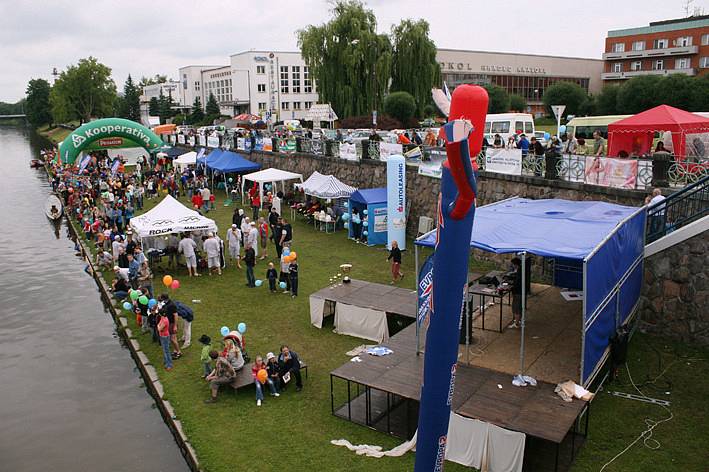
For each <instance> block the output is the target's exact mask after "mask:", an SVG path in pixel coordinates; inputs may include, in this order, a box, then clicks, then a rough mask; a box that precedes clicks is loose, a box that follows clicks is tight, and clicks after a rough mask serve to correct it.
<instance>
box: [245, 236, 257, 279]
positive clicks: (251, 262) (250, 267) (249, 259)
mask: <svg viewBox="0 0 709 472" xmlns="http://www.w3.org/2000/svg"><path fill="white" fill-rule="evenodd" d="M244 262H245V263H246V286H247V287H249V288H253V287H255V286H256V279H255V278H254V266H255V265H256V252H255V251H254V248H252V247H251V245H250V244H247V245H246V251H244Z"/></svg>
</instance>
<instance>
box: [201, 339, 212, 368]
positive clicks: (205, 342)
mask: <svg viewBox="0 0 709 472" xmlns="http://www.w3.org/2000/svg"><path fill="white" fill-rule="evenodd" d="M199 342H200V344H202V352H201V353H200V356H199V360H200V362H201V363H202V369H203V371H204V375H203V376H202V378H203V379H206V378H207V376H208V375H209V374H211V373H212V359H211V357H209V352H210V351H211V350H212V339H211V338H210V337H209V336H207V335H206V334H203V335H202V336H200V338H199Z"/></svg>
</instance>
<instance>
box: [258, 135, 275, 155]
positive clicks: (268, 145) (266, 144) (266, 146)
mask: <svg viewBox="0 0 709 472" xmlns="http://www.w3.org/2000/svg"><path fill="white" fill-rule="evenodd" d="M259 139H261V142H262V145H263V147H262V149H261V150H262V151H268V152H272V151H273V140H272V139H271V138H259Z"/></svg>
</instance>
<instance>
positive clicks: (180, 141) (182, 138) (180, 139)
mask: <svg viewBox="0 0 709 472" xmlns="http://www.w3.org/2000/svg"><path fill="white" fill-rule="evenodd" d="M177 142H178V144H185V135H184V134H178V135H177Z"/></svg>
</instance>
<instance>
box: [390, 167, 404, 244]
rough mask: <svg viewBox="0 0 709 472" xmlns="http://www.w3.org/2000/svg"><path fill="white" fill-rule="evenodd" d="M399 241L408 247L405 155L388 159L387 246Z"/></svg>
mask: <svg viewBox="0 0 709 472" xmlns="http://www.w3.org/2000/svg"><path fill="white" fill-rule="evenodd" d="M393 241H396V242H397V243H399V249H401V250H402V251H403V250H405V249H406V160H405V159H404V156H401V155H398V156H389V158H388V159H387V248H388V249H391V243H392V242H393Z"/></svg>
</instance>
